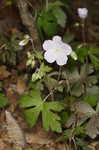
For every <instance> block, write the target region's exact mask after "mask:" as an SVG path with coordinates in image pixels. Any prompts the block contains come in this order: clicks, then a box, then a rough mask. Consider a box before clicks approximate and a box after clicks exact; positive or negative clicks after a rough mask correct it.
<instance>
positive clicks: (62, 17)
mask: <svg viewBox="0 0 99 150" xmlns="http://www.w3.org/2000/svg"><path fill="white" fill-rule="evenodd" d="M53 15H54V16H55V17H56V19H57V23H58V24H59V25H60V26H61V27H63V28H64V27H65V24H66V14H65V13H64V11H63V10H62V9H61V8H59V7H57V8H55V9H53Z"/></svg>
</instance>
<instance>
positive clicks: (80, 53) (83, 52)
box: [76, 47, 88, 63]
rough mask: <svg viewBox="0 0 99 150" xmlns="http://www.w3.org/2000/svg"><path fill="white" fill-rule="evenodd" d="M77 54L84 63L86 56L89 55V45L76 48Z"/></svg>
mask: <svg viewBox="0 0 99 150" xmlns="http://www.w3.org/2000/svg"><path fill="white" fill-rule="evenodd" d="M76 54H77V56H78V60H79V61H80V62H81V63H84V60H85V58H86V56H88V48H87V47H80V48H77V49H76Z"/></svg>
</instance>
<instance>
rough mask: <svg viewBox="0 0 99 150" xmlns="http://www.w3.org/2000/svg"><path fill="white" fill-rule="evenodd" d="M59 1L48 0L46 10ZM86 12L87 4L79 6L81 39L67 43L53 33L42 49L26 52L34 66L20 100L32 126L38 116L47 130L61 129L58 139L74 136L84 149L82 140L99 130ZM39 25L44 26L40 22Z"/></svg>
mask: <svg viewBox="0 0 99 150" xmlns="http://www.w3.org/2000/svg"><path fill="white" fill-rule="evenodd" d="M60 4H61V3H56V5H55V4H54V5H51V4H50V5H49V7H48V10H50V9H53V8H54V7H55V8H57V7H60ZM52 6H53V7H52ZM48 10H47V13H49V12H48ZM45 14H46V13H44V12H42V13H41V17H40V18H38V22H41V20H42V21H44V20H43V19H44V18H43V19H42V17H44V16H43V15H45ZM54 15H55V14H54ZM87 15H88V10H87V8H79V9H78V16H79V17H80V21H81V27H82V40H83V41H82V42H79V43H78V42H75V40H72V41H71V44H70V43H66V40H64V37H63V39H62V37H61V36H59V35H55V34H54V36H53V37H52V40H51V39H48V40H44V41H43V43H42V49H43V53H42V52H38V51H34V52H33V53H30V52H29V53H28V61H27V65H28V66H30V67H31V68H32V70H33V74H32V77H31V82H30V84H29V89H30V90H29V92H26V93H25V94H24V95H23V96H22V97H21V98H20V100H19V103H20V107H22V108H24V115H25V118H26V121H27V123H28V124H29V125H30V126H31V127H33V126H34V125H35V124H36V123H37V121H38V119H39V118H41V119H42V125H43V128H44V129H45V130H46V131H49V130H52V131H54V132H58V133H62V134H61V136H60V138H59V139H58V140H64V139H65V140H73V141H75V142H74V144H75V143H76V144H77V145H78V146H80V147H81V148H83V149H84V150H90V148H89V147H88V146H86V144H85V143H84V142H83V140H84V139H85V138H86V137H88V136H89V137H90V138H92V139H94V138H96V136H97V135H98V134H99V102H98V100H99V59H98V54H99V48H98V47H97V46H96V45H92V44H88V43H87V42H86V34H85V20H86V18H87ZM56 18H57V17H56ZM64 19H65V17H64ZM58 23H59V22H58ZM60 25H61V24H60ZM39 27H40V25H39ZM42 29H43V30H44V31H45V30H46V29H47V28H46V27H44V26H43V23H41V27H40V30H42ZM55 29H56V27H55ZM47 32H48V31H47ZM48 34H50V32H49V33H48ZM29 40H30V41H31V39H29ZM63 40H64V41H65V42H64V41H63ZM21 43H22V41H21ZM26 44H27V41H26ZM23 45H25V44H23Z"/></svg>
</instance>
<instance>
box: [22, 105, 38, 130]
mask: <svg viewBox="0 0 99 150" xmlns="http://www.w3.org/2000/svg"><path fill="white" fill-rule="evenodd" d="M40 111H41V108H40V107H38V106H37V107H34V108H31V109H28V110H25V112H24V115H25V118H26V121H27V123H28V124H29V125H30V127H33V126H34V125H35V124H36V122H37V120H38V117H39V114H40Z"/></svg>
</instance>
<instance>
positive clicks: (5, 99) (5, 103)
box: [0, 93, 9, 108]
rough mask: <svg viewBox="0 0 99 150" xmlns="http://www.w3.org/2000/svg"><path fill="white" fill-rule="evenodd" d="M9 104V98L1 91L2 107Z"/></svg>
mask: <svg viewBox="0 0 99 150" xmlns="http://www.w3.org/2000/svg"><path fill="white" fill-rule="evenodd" d="M7 104H9V101H8V99H7V98H6V97H5V96H4V95H3V94H2V93H0V108H3V107H5V106H6V105H7Z"/></svg>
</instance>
